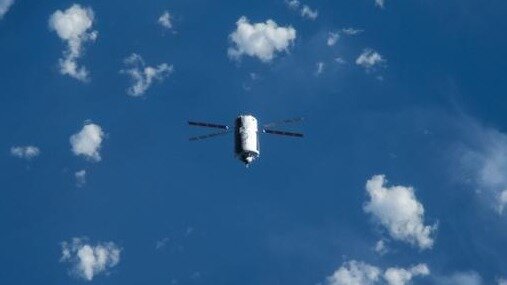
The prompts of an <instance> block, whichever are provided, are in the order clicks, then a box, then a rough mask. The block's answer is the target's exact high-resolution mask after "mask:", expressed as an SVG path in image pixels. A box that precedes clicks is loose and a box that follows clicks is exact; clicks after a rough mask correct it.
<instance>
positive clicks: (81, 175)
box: [74, 169, 86, 187]
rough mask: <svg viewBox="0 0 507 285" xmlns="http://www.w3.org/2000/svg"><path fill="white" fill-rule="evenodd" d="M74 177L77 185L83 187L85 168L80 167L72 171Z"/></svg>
mask: <svg viewBox="0 0 507 285" xmlns="http://www.w3.org/2000/svg"><path fill="white" fill-rule="evenodd" d="M74 177H75V178H76V185H77V187H83V186H84V185H85V184H86V170H84V169H82V170H79V171H76V173H74Z"/></svg>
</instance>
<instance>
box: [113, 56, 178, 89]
mask: <svg viewBox="0 0 507 285" xmlns="http://www.w3.org/2000/svg"><path fill="white" fill-rule="evenodd" d="M124 64H125V66H126V69H122V70H120V73H123V74H127V75H128V76H130V79H131V81H132V86H130V87H129V88H128V89H127V94H129V95H130V96H133V97H139V96H142V95H144V93H145V92H146V90H148V88H150V86H151V85H152V84H153V81H155V80H157V81H160V82H161V81H163V80H164V79H165V78H166V77H168V76H169V75H170V74H171V73H173V71H174V67H173V66H172V65H169V64H167V63H162V64H159V65H158V66H157V67H152V66H146V63H145V62H144V60H143V58H142V57H141V56H140V55H138V54H136V53H133V54H131V55H130V56H129V57H127V58H126V59H125V60H124Z"/></svg>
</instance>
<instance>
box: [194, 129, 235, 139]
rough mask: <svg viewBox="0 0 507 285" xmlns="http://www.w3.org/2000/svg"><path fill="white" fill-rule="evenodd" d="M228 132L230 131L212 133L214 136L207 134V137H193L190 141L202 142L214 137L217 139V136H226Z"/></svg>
mask: <svg viewBox="0 0 507 285" xmlns="http://www.w3.org/2000/svg"><path fill="white" fill-rule="evenodd" d="M228 132H229V131H228V130H225V131H221V132H218V133H212V134H207V135H202V136H196V137H191V138H189V139H188V140H189V141H200V140H204V139H208V138H212V137H216V136H220V135H225V134H226V133H228Z"/></svg>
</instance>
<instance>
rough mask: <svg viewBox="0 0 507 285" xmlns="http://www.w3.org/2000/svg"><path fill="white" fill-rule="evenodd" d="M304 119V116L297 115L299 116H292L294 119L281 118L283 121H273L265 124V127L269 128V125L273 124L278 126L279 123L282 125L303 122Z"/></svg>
mask: <svg viewBox="0 0 507 285" xmlns="http://www.w3.org/2000/svg"><path fill="white" fill-rule="evenodd" d="M303 120H304V118H303V117H297V118H292V119H285V120H281V121H278V122H272V123H268V124H265V125H264V127H265V128H269V127H273V126H277V125H282V124H291V123H298V122H301V121H303Z"/></svg>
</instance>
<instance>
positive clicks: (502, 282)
mask: <svg viewBox="0 0 507 285" xmlns="http://www.w3.org/2000/svg"><path fill="white" fill-rule="evenodd" d="M498 285H507V279H503V278H500V279H498Z"/></svg>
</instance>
